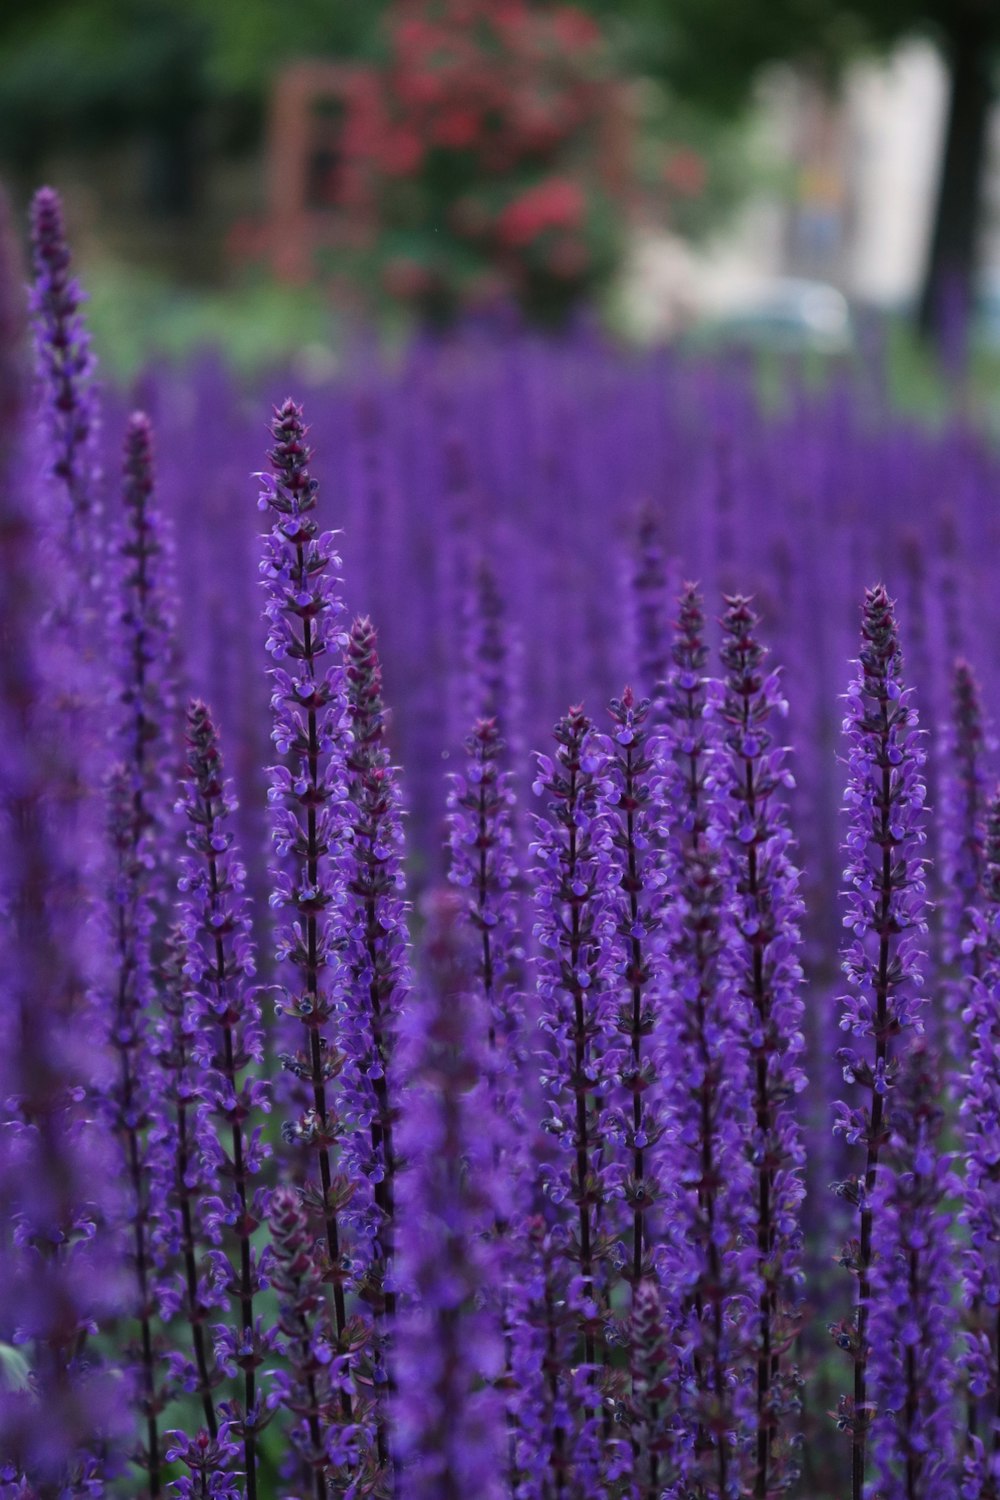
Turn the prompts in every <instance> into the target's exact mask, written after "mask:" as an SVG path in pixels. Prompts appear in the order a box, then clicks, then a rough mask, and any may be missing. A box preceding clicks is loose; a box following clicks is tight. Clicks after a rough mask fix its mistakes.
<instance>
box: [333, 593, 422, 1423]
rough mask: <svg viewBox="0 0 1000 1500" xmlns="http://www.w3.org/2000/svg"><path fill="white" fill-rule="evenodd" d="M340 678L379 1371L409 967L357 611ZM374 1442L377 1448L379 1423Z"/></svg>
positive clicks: (387, 1302)
mask: <svg viewBox="0 0 1000 1500" xmlns="http://www.w3.org/2000/svg"><path fill="white" fill-rule="evenodd" d="M346 679H347V712H348V718H349V722H350V726H351V740H350V745H349V747H348V751H347V775H348V782H347V790H348V797H349V799H350V801H349V803H348V811H347V816H348V819H349V823H350V830H351V845H350V852H349V858H348V860H347V861H346V862H345V864H346V867H347V869H346V882H345V884H346V896H345V903H344V923H345V928H346V933H347V944H346V972H347V990H346V996H345V1000H346V1006H345V1015H344V1021H343V1047H344V1051H345V1053H346V1055H347V1059H348V1061H347V1065H346V1067H345V1070H344V1108H345V1114H346V1115H347V1117H348V1119H349V1121H350V1131H349V1133H348V1135H347V1136H346V1139H345V1161H347V1162H348V1163H350V1166H349V1168H348V1170H349V1171H350V1173H351V1175H352V1177H353V1179H354V1180H356V1181H357V1180H360V1181H361V1182H362V1183H364V1184H365V1186H366V1187H367V1192H365V1191H362V1192H359V1193H358V1194H357V1195H356V1198H355V1201H354V1203H352V1205H351V1223H352V1226H354V1227H355V1228H356V1230H357V1234H358V1242H359V1243H358V1254H359V1257H360V1265H361V1269H362V1270H363V1272H364V1274H365V1276H366V1296H367V1297H368V1298H369V1300H370V1302H371V1304H372V1307H373V1311H374V1315H375V1324H376V1349H375V1359H376V1362H377V1366H378V1371H379V1374H382V1372H383V1371H384V1370H385V1369H386V1366H387V1362H389V1360H390V1356H389V1352H388V1349H387V1347H385V1340H386V1339H387V1338H388V1337H389V1327H390V1326H391V1323H392V1319H393V1317H394V1315H395V1306H396V1291H395V1273H394V1270H393V1261H394V1253H395V1225H396V1207H395V1180H396V1168H397V1154H396V1151H395V1147H394V1145H393V1130H394V1119H395V1114H396V1111H397V1110H398V1108H399V1103H398V1081H397V1078H396V1071H395V1050H396V1033H397V1028H398V1025H399V1017H400V1013H401V1010H402V1007H403V1004H404V1001H405V998H406V995H407V992H408V990H409V985H410V974H409V960H408V933H407V927H406V911H407V905H406V900H405V895H404V889H405V887H404V879H403V861H402V856H403V830H402V817H401V808H400V799H399V789H398V785H397V780H396V773H395V769H394V767H393V766H392V764H391V762H390V760H389V751H388V747H387V745H386V743H385V725H386V711H385V706H384V704H383V701H382V670H381V667H380V665H379V659H378V651H377V649H376V641H375V631H374V629H373V628H372V625H371V622H370V621H369V620H367V619H362V620H355V621H354V622H353V624H352V626H351V630H350V635H349V637H348V643H347V653H346ZM383 1378H386V1376H383ZM380 1447H382V1448H385V1449H387V1439H386V1437H385V1434H384V1432H382V1429H381V1427H380Z"/></svg>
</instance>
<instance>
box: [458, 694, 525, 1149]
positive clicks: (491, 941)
mask: <svg viewBox="0 0 1000 1500" xmlns="http://www.w3.org/2000/svg"><path fill="white" fill-rule="evenodd" d="M505 749H506V746H505V744H504V741H503V740H502V738H501V737H500V732H499V730H498V728H497V723H496V720H495V719H480V720H479V721H478V722H477V724H476V727H475V729H474V730H473V731H472V733H471V734H470V735H469V737H468V739H467V740H466V742H465V753H466V757H467V760H466V769H465V771H464V772H463V773H461V774H456V775H453V776H452V777H451V786H450V788H449V792H448V824H449V828H448V841H449V845H450V848H451V869H450V871H449V878H450V879H451V881H452V883H453V884H454V885H455V886H457V887H458V889H459V890H460V891H461V892H463V893H464V906H465V913H466V919H467V921H468V922H469V924H470V927H471V929H472V930H473V931H474V932H475V934H476V942H477V945H478V956H477V962H476V965H475V977H476V982H477V988H478V991H479V993H480V994H481V995H482V997H483V1000H484V1003H485V1009H486V1017H487V1022H486V1024H487V1028H488V1034H489V1044H490V1056H489V1059H488V1062H487V1074H488V1076H489V1078H490V1080H491V1091H492V1095H493V1099H494V1103H495V1108H496V1111H497V1114H498V1116H500V1117H503V1118H504V1119H505V1120H506V1121H508V1122H509V1124H510V1126H511V1127H512V1128H514V1129H516V1128H517V1127H518V1126H519V1125H520V1124H522V1123H523V1120H522V1118H521V1117H522V1106H521V1100H520V1081H521V1080H520V1074H521V1070H522V1068H523V1065H524V1062H525V1056H524V999H523V995H522V994H521V991H520V989H519V988H518V983H517V981H518V980H519V979H520V978H521V972H520V971H521V966H522V961H523V958H524V952H523V948H522V945H521V936H520V933H519V932H518V930H517V916H518V913H517V883H518V870H517V865H516V863H515V859H514V853H513V843H514V839H513V832H512V829H511V816H512V813H513V809H514V806H515V798H514V792H513V789H512V786H511V775H510V773H509V772H507V771H504V770H502V769H501V764H502V758H503V754H504V751H505Z"/></svg>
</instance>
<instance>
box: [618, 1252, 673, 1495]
mask: <svg viewBox="0 0 1000 1500" xmlns="http://www.w3.org/2000/svg"><path fill="white" fill-rule="evenodd" d="M628 1342H629V1351H630V1360H631V1365H632V1371H631V1374H632V1392H631V1399H630V1401H629V1418H630V1421H631V1424H632V1447H633V1454H634V1457H633V1470H632V1483H633V1487H634V1491H633V1492H634V1494H635V1495H636V1497H637V1500H660V1497H661V1496H662V1495H663V1493H664V1480H665V1478H666V1476H667V1471H668V1463H669V1453H670V1418H671V1412H672V1408H673V1406H674V1405H675V1403H676V1399H677V1389H678V1382H677V1357H676V1353H675V1351H674V1349H673V1348H672V1346H671V1342H670V1336H669V1331H668V1329H667V1327H666V1320H665V1317H664V1311H663V1302H662V1299H661V1296H660V1290H659V1287H658V1286H657V1284H656V1282H655V1281H640V1282H639V1284H638V1286H637V1287H636V1288H635V1291H634V1292H633V1296H632V1316H631V1326H630V1329H629V1341H628Z"/></svg>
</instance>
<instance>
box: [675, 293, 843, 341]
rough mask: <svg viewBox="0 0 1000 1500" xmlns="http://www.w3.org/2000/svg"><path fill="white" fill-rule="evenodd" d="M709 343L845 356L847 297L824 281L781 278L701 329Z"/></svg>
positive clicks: (750, 294)
mask: <svg viewBox="0 0 1000 1500" xmlns="http://www.w3.org/2000/svg"><path fill="white" fill-rule="evenodd" d="M702 332H703V333H704V334H707V335H709V336H710V337H711V338H712V339H713V340H715V339H718V340H719V341H720V342H725V343H735V344H743V345H746V346H748V347H751V348H754V349H773V350H777V351H779V352H783V353H784V352H787V353H805V352H807V351H817V352H819V353H821V354H843V353H845V352H846V351H847V350H848V349H850V347H851V345H852V343H853V332H852V328H851V313H850V308H849V307H848V304H847V298H846V297H845V296H844V295H843V293H842V292H838V291H837V288H836V287H834V286H830V285H829V284H828V283H827V282H825V281H806V280H803V279H800V278H797V277H780V278H776V279H775V280H774V281H770V282H767V283H766V284H764V285H762V286H761V287H759V288H758V289H756V290H755V291H753V292H752V293H749V294H748V295H747V296H746V298H745V299H744V300H742V301H740V302H738V303H734V304H733V306H732V307H730V308H729V309H727V310H726V311H725V312H724V313H722V314H720V315H719V316H718V317H715V318H713V319H711V320H710V321H709V322H707V323H706V324H704V325H703V328H702Z"/></svg>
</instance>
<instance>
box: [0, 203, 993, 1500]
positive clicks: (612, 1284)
mask: <svg viewBox="0 0 1000 1500" xmlns="http://www.w3.org/2000/svg"><path fill="white" fill-rule="evenodd" d="M8 228H9V226H6V225H4V226H2V229H3V232H2V233H0V573H2V591H0V643H2V649H0V838H2V846H0V912H2V936H0V944H2V947H0V1099H2V1117H0V1127H2V1129H0V1497H2V1500H50V1497H51V1500H55V1497H64V1496H66V1497H68V1496H78V1495H79V1496H84V1495H86V1496H91V1497H98V1496H101V1495H104V1494H108V1495H109V1496H114V1495H120V1496H140V1495H141V1496H153V1497H155V1496H160V1495H166V1494H168V1493H169V1494H176V1495H179V1496H182V1497H187V1496H190V1497H213V1500H216V1497H218V1500H227V1497H231V1496H232V1497H243V1496H245V1497H247V1500H257V1497H260V1500H276V1497H279V1496H281V1497H285V1496H288V1497H293V1496H294V1497H299V1500H334V1497H345V1500H347V1497H361V1496H366V1495H371V1496H380V1497H382V1496H384V1497H388V1496H393V1497H398V1500H432V1497H433V1500H473V1497H475V1500H500V1497H510V1500H514V1497H517V1500H605V1497H607V1500H617V1497H623V1500H624V1497H628V1500H660V1497H669V1500H737V1497H752V1500H768V1497H772V1496H777V1495H792V1496H800V1497H802V1500H814V1497H815V1500H847V1497H852V1500H862V1496H865V1497H869V1500H874V1497H882V1500H958V1497H962V1500H980V1497H983V1500H986V1497H993V1500H997V1497H998V1496H1000V795H997V794H995V793H994V791H993V788H994V786H995V777H996V772H997V770H998V767H997V764H996V757H995V745H994V741H993V737H992V733H991V729H990V716H989V705H990V704H993V703H996V702H997V701H998V695H1000V650H998V647H997V642H998V641H1000V588H998V587H997V582H996V580H997V573H996V563H995V559H996V557H997V555H998V548H1000V512H998V508H997V504H996V497H997V494H998V493H1000V457H998V455H997V454H996V453H995V452H994V450H993V448H992V446H991V444H990V443H989V442H988V440H987V439H986V438H984V437H983V436H982V435H981V434H980V433H978V432H977V431H976V430H975V429H974V428H973V427H972V426H971V425H969V424H967V423H964V422H962V421H960V420H958V419H957V418H956V419H953V420H952V421H951V422H949V424H948V425H946V426H945V427H943V428H942V429H941V430H939V431H932V430H929V429H928V428H926V427H923V426H920V425H917V424H916V423H912V422H909V421H908V420H906V419H905V418H903V417H902V416H900V415H899V414H898V413H895V412H894V411H892V410H891V409H890V406H889V403H888V400H887V398H886V395H885V388H886V383H885V380H884V377H883V374H882V372H881V371H880V369H879V368H878V362H877V359H876V358H875V357H874V356H873V357H872V359H871V360H870V361H869V362H868V363H867V364H866V365H865V366H864V367H863V368H860V369H857V370H853V371H844V372H841V373H839V374H836V375H834V376H833V377H831V379H830V380H829V381H828V382H827V383H826V384H825V385H824V386H823V387H822V388H821V389H811V388H810V387H809V386H808V385H807V384H806V383H805V382H804V381H802V380H801V379H799V380H795V379H794V378H792V377H793V375H794V372H789V380H788V382H787V387H786V389H785V391H784V394H783V397H782V401H781V403H780V404H778V405H777V406H775V407H773V408H771V409H765V407H764V406H763V405H762V402H761V400H760V398H759V396H758V393H757V389H756V385H755V378H754V372H753V370H752V369H751V368H749V367H748V366H745V365H744V364H743V363H741V362H740V361H739V360H738V359H733V358H729V359H726V358H722V357H718V356H716V357H712V358H710V359H705V360H701V361H695V360H693V359H681V358H680V357H679V356H675V355H672V354H671V353H669V352H663V351H659V352H655V353H646V354H637V353H635V352H630V351H624V350H620V349H617V348H615V347H614V346H612V345H609V344H607V343H606V342H605V341H604V340H603V339H602V338H600V337H599V336H597V335H595V334H592V333H587V332H585V331H578V332H576V333H573V334H567V335H565V336H563V337H561V338H559V339H554V338H548V339H541V338H535V337H533V336H531V335H529V334H526V333H519V334H512V333H510V332H507V333H505V334H501V333H500V332H499V331H498V330H497V329H496V328H490V327H485V326H483V327H473V326H470V327H469V328H467V329H466V330H464V331H463V332H461V333H458V334H454V335H451V336H450V337H448V338H437V339H435V340H433V341H431V340H427V341H421V340H417V341H416V342H415V343H414V344H413V345H412V347H411V348H410V349H409V350H408V352H407V353H406V354H405V355H404V356H403V357H401V358H400V359H398V360H396V361H394V362H393V361H389V360H386V359H385V358H383V357H381V356H380V355H379V354H378V352H377V351H376V350H375V349H374V348H372V347H367V346H361V347H358V348H357V349H356V350H355V351H354V353H353V355H352V358H351V359H350V361H349V362H348V364H347V367H346V369H345V373H344V374H343V375H342V376H340V377H338V378H336V379H334V380H330V381H328V382H327V383H325V384H322V385H317V386H315V387H314V388H312V389H310V390H309V391H308V392H307V403H306V410H305V412H304V411H303V407H302V406H300V405H298V404H297V403H296V402H295V401H294V400H291V399H288V398H287V397H286V394H285V380H284V378H283V377H282V376H281V375H280V373H279V374H278V375H276V377H275V379H274V381H273V383H270V384H269V383H268V382H264V383H263V384H262V385H261V386H260V387H259V388H255V389H254V390H252V391H248V390H247V389H246V388H244V387H242V386H240V385H239V384H237V382H236V381H235V380H234V379H233V378H231V377H230V376H229V375H228V374H227V371H226V368H225V366H224V364H223V363H221V361H219V360H217V359H216V358H215V357H210V356H207V355H206V356H205V357H204V358H202V359H201V360H199V361H196V362H194V363H193V364H190V365H188V366H185V367H183V368H181V367H168V366H163V367H159V368H152V369H150V370H149V371H148V372H147V374H146V375H144V376H143V377H142V379H141V381H140V382H139V384H138V387H137V389H135V390H133V391H131V392H129V393H127V394H126V393H123V392H119V391H116V390H113V389H110V388H102V387H101V386H100V385H99V383H98V380H97V372H96V365H95V359H94V356H93V353H92V351H91V348H90V343H89V339H88V335H87V331H86V326H85V322H84V316H83V309H82V296H81V293H80V290H79V288H78V286H77V284H76V282H75V280H74V279H73V276H72V272H71V267H70V257H69V251H68V248H67V244H66V239H65V232H64V228H63V224H62V216H61V209H60V205H59V200H58V198H57V197H56V195H55V194H54V193H52V192H50V191H48V190H43V191H42V192H40V193H39V194H38V195H37V197H36V200H35V204H34V207H33V214H32V247H33V256H34V268H33V289H32V291H31V295H30V310H29V307H28V305H27V303H26V302H25V299H24V297H23V294H22V291H21V280H22V276H21V273H20V271H19V270H18V268H17V266H16V255H15V253H14V250H13V248H12V240H11V238H10V235H9V234H8V232H7V230H8ZM29 327H30V331H31V332H32V333H33V348H34V365H35V378H34V381H32V375H31V358H30V354H29V349H30V347H31V341H30V340H29V337H28V332H29ZM271 385H273V388H271ZM136 408H141V409H136ZM269 421H270V427H269V428H268V422H269ZM258 470H260V471H262V472H256V471H258ZM261 532H263V535H261ZM691 579H695V580H698V582H696V583H695V582H690V581H688V580H691ZM387 705H388V706H387Z"/></svg>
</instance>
